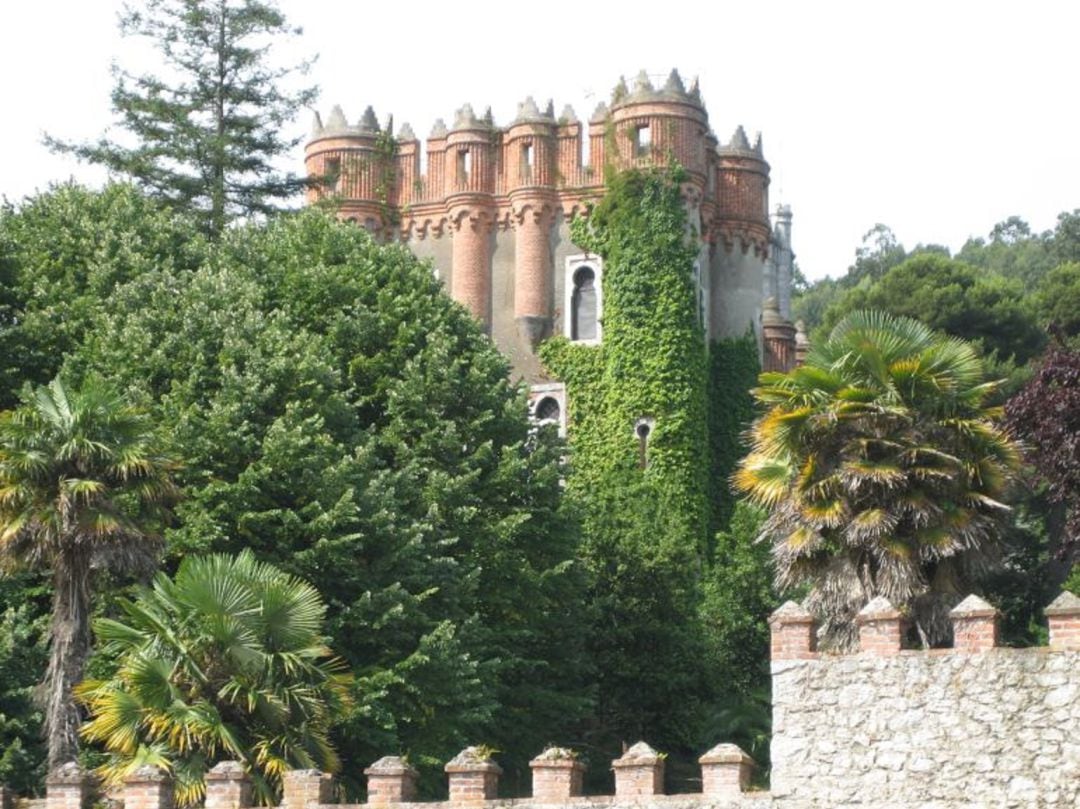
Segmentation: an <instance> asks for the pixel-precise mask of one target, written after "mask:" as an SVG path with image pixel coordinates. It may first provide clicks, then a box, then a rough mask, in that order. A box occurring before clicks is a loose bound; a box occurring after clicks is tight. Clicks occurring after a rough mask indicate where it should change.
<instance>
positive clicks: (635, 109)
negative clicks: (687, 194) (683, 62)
mask: <svg viewBox="0 0 1080 809" xmlns="http://www.w3.org/2000/svg"><path fill="white" fill-rule="evenodd" d="M610 125H611V126H612V128H613V130H614V132H613V134H614V147H615V148H616V150H617V152H618V154H617V156H616V155H608V158H609V159H612V158H614V159H615V160H616V161H617V165H619V166H620V167H630V166H641V165H656V164H667V163H669V162H671V161H672V160H675V161H678V163H679V164H680V165H681V166H682V167H683V168H685V169H686V170H687V171H688V172H690V174H691V175H696V176H697V177H698V179H699V182H700V184H701V185H702V186H703V185H704V178H705V174H706V169H707V159H706V154H705V148H704V144H705V139H706V137H707V135H708V132H709V116H708V114H707V113H706V112H705V107H704V105H703V104H702V103H701V96H700V93H699V92H698V90H697V82H695V83H694V85H693V86H692V88H691V90H689V91H688V90H687V89H686V87H685V86H684V85H683V81H682V78H681V77H680V76H679V73H678V71H676V70H672V71H671V74H670V75H669V76H668V78H667V82H666V83H665V84H664V86H663V87H661V88H660V89H656V88H654V87H653V85H652V83H651V82H650V81H649V77H648V75H647V74H646V73H645V71H642V72H641V73H639V74H638V76H637V79H636V80H635V81H634V85H633V88H628V87H627V85H626V82H625V80H620V81H619V84H618V85H617V86H616V87H615V92H614V93H613V95H612V103H611V109H610Z"/></svg>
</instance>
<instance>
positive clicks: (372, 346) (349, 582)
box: [68, 211, 589, 791]
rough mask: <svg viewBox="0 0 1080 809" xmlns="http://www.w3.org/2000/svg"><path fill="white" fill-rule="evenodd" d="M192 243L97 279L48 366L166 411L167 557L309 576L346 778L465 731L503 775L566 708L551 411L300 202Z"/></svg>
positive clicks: (434, 288) (576, 654) (567, 540)
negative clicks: (113, 278) (342, 693)
mask: <svg viewBox="0 0 1080 809" xmlns="http://www.w3.org/2000/svg"><path fill="white" fill-rule="evenodd" d="M212 249H213V260H212V261H209V262H207V263H206V265H205V266H203V267H201V268H199V269H198V270H195V271H194V272H188V271H181V272H175V271H171V270H168V269H163V270H161V271H158V272H148V273H145V274H143V275H142V276H140V277H139V278H136V279H134V280H132V281H131V282H130V283H128V284H126V285H125V286H124V287H123V288H122V289H119V290H117V291H115V292H114V294H113V295H112V296H111V306H110V309H109V311H108V312H107V313H103V315H102V317H101V318H99V319H98V321H97V322H96V323H95V324H94V328H93V329H91V330H90V332H89V333H88V337H87V339H86V340H85V341H84V343H83V346H82V348H81V349H80V351H79V352H78V354H77V355H76V356H74V357H71V358H70V359H69V361H68V368H69V370H71V371H72V372H75V371H76V370H78V371H83V370H85V369H86V368H91V369H96V370H99V371H105V370H108V371H109V372H110V373H111V374H113V375H114V377H115V378H117V379H119V380H120V381H122V382H123V383H124V384H125V385H127V386H128V387H129V389H130V390H131V391H132V392H133V393H136V394H137V395H140V396H142V397H145V400H146V401H147V402H148V403H150V404H151V406H152V407H153V408H154V410H155V412H156V413H157V414H158V416H159V417H160V418H161V419H163V420H166V421H167V423H170V424H172V425H173V428H174V429H173V435H174V438H175V441H176V444H177V446H178V447H179V448H180V451H181V452H182V453H183V455H184V460H185V469H184V472H183V473H182V476H181V479H180V482H181V484H182V485H183V487H184V490H185V494H186V497H185V499H184V501H183V502H182V504H181V505H180V507H179V509H178V514H177V516H178V518H179V520H178V523H179V524H178V525H177V526H176V527H175V528H174V529H173V530H171V531H170V532H169V534H168V537H167V538H168V540H169V545H170V550H171V551H172V552H173V554H174V555H173V557H172V558H171V559H170V562H172V561H173V560H175V558H176V555H179V554H190V553H193V552H199V551H217V552H230V553H232V552H237V551H240V550H241V549H243V548H250V549H251V550H252V551H253V552H254V553H255V554H256V556H257V557H258V558H259V559H260V560H261V561H266V562H270V563H271V564H274V565H276V566H278V567H280V568H281V569H282V570H284V571H286V572H288V573H290V574H293V575H298V576H301V577H303V578H304V579H306V580H308V581H310V582H312V583H313V584H314V585H315V586H316V587H318V589H319V590H320V592H321V593H322V595H323V597H324V598H325V599H326V603H327V607H328V625H327V626H328V632H329V634H330V635H331V637H332V640H333V646H334V648H335V649H336V650H337V651H338V652H340V653H341V655H342V656H343V657H344V658H345V659H346V660H347V661H348V663H349V664H350V666H351V667H352V669H353V671H354V672H355V673H356V680H355V685H354V688H353V696H354V698H355V707H354V709H353V710H351V711H349V712H346V713H345V714H344V715H343V716H341V717H340V719H341V721H340V723H339V724H338V727H337V729H336V738H335V741H336V744H337V746H338V748H339V749H341V750H342V751H348V756H347V758H346V760H345V762H344V767H343V773H342V775H343V781H344V783H345V784H346V788H347V789H348V790H349V791H353V790H354V788H355V786H356V785H357V784H358V783H359V782H360V780H361V779H360V769H361V768H362V767H363V766H364V765H365V764H367V763H370V762H371V761H373V760H374V759H375V758H378V757H379V756H380V755H384V754H386V753H387V752H396V751H401V752H407V753H409V755H410V756H411V758H412V760H413V761H414V762H415V763H416V764H417V765H418V766H419V767H420V769H421V771H422V773H423V774H424V776H425V779H426V781H425V783H426V784H427V785H430V786H431V787H432V788H435V787H436V785H439V786H440V787H441V785H442V784H443V783H444V780H445V779H444V776H443V775H442V772H441V769H437V766H436V765H438V766H441V763H442V762H445V761H446V760H447V759H448V758H449V757H451V756H452V755H454V754H455V753H456V752H457V751H459V750H460V749H461V748H462V747H463V746H465V745H466V744H468V743H470V742H476V741H483V742H485V743H488V744H492V745H494V746H496V747H498V748H499V749H500V750H502V751H504V752H503V755H501V756H500V761H501V763H502V764H503V766H504V767H505V768H506V769H507V779H506V780H507V783H508V784H509V785H510V788H511V789H513V788H514V779H515V778H518V777H520V778H521V779H522V780H524V779H526V778H527V773H528V767H527V761H528V759H529V758H530V757H531V756H532V755H535V753H536V752H537V751H538V750H540V749H541V748H542V747H543V745H544V744H545V743H547V742H550V741H563V742H564V743H568V742H570V741H572V739H569V738H567V736H566V734H567V732H568V728H569V727H571V726H572V725H573V724H574V723H575V722H576V721H577V720H579V718H580V717H581V715H582V713H583V712H584V710H585V709H586V708H587V700H586V699H585V698H584V697H586V696H587V693H586V691H585V689H584V688H583V686H582V683H583V681H584V680H585V679H586V678H587V677H588V674H589V671H588V666H587V665H586V663H585V661H584V660H583V656H582V651H581V643H580V640H579V637H577V636H576V635H575V633H572V632H569V633H568V632H567V631H566V628H567V627H568V626H573V625H575V624H577V623H579V622H580V621H581V607H580V604H581V601H582V598H583V589H584V588H583V582H582V574H581V571H580V568H579V566H578V565H577V564H576V563H575V561H574V557H575V552H576V550H577V534H576V531H575V530H574V524H573V523H572V522H571V521H570V520H568V519H567V517H566V516H564V514H563V512H562V508H561V497H560V495H561V487H560V478H561V477H563V475H564V474H565V473H564V470H563V466H562V463H561V461H560V458H561V456H562V455H563V454H564V452H565V450H564V449H563V448H562V447H561V446H560V445H559V443H558V440H557V436H556V435H555V431H554V429H550V428H549V429H544V430H541V431H539V432H538V433H537V432H535V431H531V430H530V425H529V423H528V421H527V418H526V412H527V411H526V407H525V402H524V399H523V396H522V394H521V391H519V390H518V389H517V388H516V387H515V386H514V385H512V384H511V383H510V382H509V380H508V376H509V372H508V367H507V364H506V360H505V358H504V357H502V356H501V355H500V354H499V353H498V351H497V350H496V349H495V347H494V346H493V345H492V343H491V341H490V340H489V339H488V338H487V337H485V336H484V334H483V333H482V332H481V330H480V328H479V327H478V325H477V324H476V323H475V321H474V320H473V319H472V318H471V317H470V316H469V314H468V313H467V312H466V311H465V310H464V309H463V308H462V307H460V306H458V305H457V304H455V303H453V302H452V301H451V300H450V299H449V298H448V297H446V296H445V295H443V294H441V293H440V289H439V284H438V282H437V281H436V280H435V279H434V278H433V277H432V274H431V269H430V267H429V266H426V265H424V264H423V263H422V262H420V261H418V260H417V259H416V258H415V257H413V256H412V255H411V254H410V253H409V252H408V251H407V250H405V249H404V248H400V247H388V246H380V245H378V244H376V243H375V242H374V241H373V240H372V239H371V237H370V236H369V234H367V232H366V231H364V230H363V229H362V228H356V227H354V226H350V225H347V224H343V223H338V222H336V221H334V220H333V219H331V218H329V217H326V216H324V215H323V214H321V213H320V212H317V211H306V212H304V213H303V214H301V215H299V216H296V217H292V216H290V217H278V218H277V219H275V221H274V222H273V223H272V224H271V225H268V226H267V225H252V226H250V227H241V228H233V229H230V230H229V232H227V233H226V234H225V236H224V237H223V238H222V239H220V240H219V241H218V242H217V243H216V244H215V245H214V247H213V248H212Z"/></svg>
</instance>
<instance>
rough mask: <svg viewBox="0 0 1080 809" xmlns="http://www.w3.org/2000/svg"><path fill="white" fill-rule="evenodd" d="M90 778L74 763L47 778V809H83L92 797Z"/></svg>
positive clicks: (71, 762) (54, 771)
mask: <svg viewBox="0 0 1080 809" xmlns="http://www.w3.org/2000/svg"><path fill="white" fill-rule="evenodd" d="M90 786H91V780H90V776H89V775H87V774H86V773H85V772H83V769H82V767H80V766H79V765H78V764H76V763H75V762H74V761H69V762H68V763H67V764H61V765H60V766H59V767H57V768H56V769H55V770H53V771H52V772H51V773H49V774H48V776H47V777H46V778H45V809H83V807H84V806H86V804H87V803H88V800H87V799H88V798H89V796H90Z"/></svg>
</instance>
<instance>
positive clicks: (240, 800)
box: [124, 761, 251, 809]
mask: <svg viewBox="0 0 1080 809" xmlns="http://www.w3.org/2000/svg"><path fill="white" fill-rule="evenodd" d="M247 806H251V779H250V778H248V774H247V771H246V770H245V769H244V765H243V764H241V763H240V762H239V761H222V762H219V763H217V764H215V765H214V766H213V768H212V769H211V770H210V772H208V773H207V774H206V806H205V809H244V807H247ZM124 809H127V807H125V808H124Z"/></svg>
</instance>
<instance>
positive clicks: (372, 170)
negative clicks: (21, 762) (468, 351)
mask: <svg viewBox="0 0 1080 809" xmlns="http://www.w3.org/2000/svg"><path fill="white" fill-rule="evenodd" d="M478 109H481V108H474V107H472V106H471V105H469V104H466V105H464V106H462V107H461V108H459V109H458V110H457V111H456V112H455V113H454V115H453V117H452V118H448V119H447V120H449V121H450V123H449V125H448V124H447V123H446V122H445V121H443V120H441V119H440V120H437V121H436V122H435V124H434V126H433V127H432V129H431V131H430V134H429V135H428V137H427V138H426V140H424V141H423V142H421V139H420V138H418V137H417V136H416V134H415V133H414V131H413V129H412V127H410V126H409V125H408V124H405V125H403V126H401V127H400V129H398V130H397V134H396V135H394V134H392V133H391V131H390V123H389V122H387V123H385V124H380V121H379V120H378V118H377V116H376V114H375V112H374V110H372V109H371V108H370V107H369V108H367V109H366V110H365V111H364V113H363V115H362V116H361V117H360V120H359V121H357V122H352V121H350V120H349V119H348V118H347V117H346V115H345V113H344V111H343V110H342V109H341V108H340V107H334V109H333V110H332V111H331V113H330V115H329V116H328V118H327V119H326V121H325V122H324V121H323V120H322V118H320V117H319V116H318V115H316V116H315V123H314V126H313V130H312V136H311V140H310V141H309V143H308V144H307V147H306V158H305V160H306V169H307V174H308V177H309V179H310V181H311V184H310V191H309V199H310V201H311V202H313V203H314V202H317V201H326V202H328V203H330V204H332V206H333V207H334V208H335V210H336V211H337V215H338V216H340V217H341V218H342V219H344V220H347V221H352V222H355V223H357V224H358V225H360V226H362V227H365V228H367V229H368V230H369V231H371V232H372V233H373V234H375V235H376V236H377V237H378V238H379V239H382V240H385V241H398V242H402V243H404V244H406V245H407V246H409V248H410V249H411V250H412V251H413V252H414V253H415V254H416V255H418V256H419V257H421V258H424V259H429V260H430V261H431V262H432V264H433V266H434V269H435V272H436V275H437V277H438V278H439V279H440V280H441V281H442V282H443V284H444V285H445V287H446V289H447V290H448V291H449V292H450V294H451V296H452V297H453V298H454V299H455V300H457V301H458V302H459V303H461V304H463V305H464V306H466V307H467V308H468V309H469V311H470V312H472V313H473V314H474V315H475V316H476V318H477V319H479V320H480V321H481V322H482V323H483V324H484V326H485V328H486V329H487V330H488V332H489V333H490V335H491V337H492V338H493V339H494V340H495V342H496V344H498V345H499V347H500V349H502V351H503V352H504V353H505V354H506V355H507V356H508V358H509V359H510V361H511V363H512V365H513V367H514V371H515V372H516V373H517V374H520V375H521V376H523V377H524V378H525V379H526V380H528V381H529V382H530V383H538V384H543V383H546V382H548V381H550V379H549V378H548V377H547V372H546V370H545V369H544V368H543V366H542V364H541V363H540V361H539V358H538V356H537V349H538V347H539V345H540V343H541V342H542V341H543V340H545V339H547V338H549V337H552V336H556V335H564V336H566V337H569V338H570V339H577V338H575V336H574V335H575V326H574V325H573V323H574V322H575V320H574V315H572V314H571V310H572V307H573V306H575V305H576V304H575V301H580V300H582V299H581V297H580V296H578V297H575V296H576V295H578V293H577V292H575V290H576V288H577V287H576V286H575V284H577V283H578V282H577V281H575V280H574V279H575V278H578V279H579V281H580V282H581V283H589V284H592V285H593V286H594V287H595V289H596V291H595V292H588V291H587V293H586V298H587V299H588V300H590V301H591V300H594V298H595V310H594V311H593V315H592V318H593V320H598V321H602V311H601V310H602V305H601V300H600V296H601V293H602V287H603V277H602V276H603V267H602V261H597V260H596V257H590V256H588V255H587V253H586V251H585V250H584V249H582V248H581V247H580V246H577V245H575V244H574V239H573V234H572V232H571V229H570V222H571V220H572V219H573V218H575V217H577V216H582V215H588V212H589V210H590V208H591V206H592V205H594V204H595V203H596V202H598V201H599V200H600V199H601V198H602V197H603V195H604V193H605V181H606V178H608V177H610V176H611V172H612V171H620V170H625V169H632V168H639V169H642V168H651V167H665V166H670V165H673V164H676V163H677V164H678V165H679V166H681V167H682V168H683V170H684V180H683V184H682V191H683V197H684V199H685V202H686V208H687V214H688V229H687V232H688V234H694V237H695V238H698V240H699V252H698V259H697V261H696V262H695V265H694V267H693V281H694V287H695V288H694V296H695V298H696V304H697V306H696V308H697V309H698V310H699V312H700V313H701V314H700V317H701V322H702V325H703V327H704V329H705V332H706V334H707V337H708V338H710V339H711V338H720V337H731V336H736V335H742V334H745V333H746V329H747V328H748V327H750V326H751V325H753V326H754V327H756V328H758V330H759V333H761V328H760V327H761V305H762V301H763V300H764V299H765V298H766V297H769V296H772V297H775V298H777V299H778V300H779V301H780V306H781V311H783V312H784V314H785V315H786V314H787V311H786V303H787V301H788V299H789V296H788V292H787V290H786V288H781V287H783V285H784V284H785V283H789V279H790V275H791V273H790V266H791V262H792V253H791V251H790V249H787V250H786V252H785V249H784V245H785V244H788V242H781V241H777V240H776V238H774V236H773V231H772V227H771V223H770V219H769V216H768V190H769V165H768V163H767V162H766V161H765V158H764V154H763V151H762V145H761V138H760V136H758V137H757V138H756V139H755V140H754V142H753V143H752V144H751V142H750V141H749V139H748V138H747V137H746V134H745V132H744V130H743V129H742V128H741V127H740V128H738V129H737V130H736V132H735V134H734V135H733V136H732V138H731V140H730V141H729V142H728V143H726V144H721V142H720V140H719V139H718V138H717V137H716V135H715V134H714V133H713V131H712V129H711V127H710V124H709V115H708V112H707V111H706V109H705V104H704V102H703V100H702V96H701V90H700V88H699V86H698V83H697V80H696V79H695V80H694V81H693V82H690V83H689V86H687V84H686V83H684V81H683V79H682V77H681V76H680V75H679V73H678V72H677V71H675V70H672V71H671V73H670V74H669V75H668V76H667V77H666V79H663V80H657V79H655V77H654V78H650V76H649V75H647V74H646V73H644V72H642V73H640V74H638V76H637V77H636V78H635V79H634V80H633V81H631V82H627V81H626V80H625V79H620V80H619V83H618V85H617V86H616V87H615V89H614V92H613V93H612V95H611V98H610V100H609V101H607V102H606V103H600V104H598V105H597V106H596V108H595V109H594V110H593V112H592V114H591V115H589V116H588V117H587V118H586V117H585V116H582V117H579V116H578V114H577V113H576V112H575V111H574V109H573V108H572V107H571V106H569V105H565V106H563V107H562V109H561V111H559V112H556V109H557V108H556V105H555V103H554V102H553V101H547V102H545V103H538V101H537V100H536V99H535V98H533V97H528V98H526V99H525V100H524V101H522V102H521V103H520V104H519V105H518V107H517V111H516V113H515V114H514V116H513V119H512V120H510V121H509V122H508V123H506V124H496V123H495V120H494V116H493V115H492V113H491V111H490V109H488V110H487V111H485V112H484V113H483V114H478V113H477V110H478ZM774 253H775V257H774ZM590 262H592V263H591V264H590ZM583 264H589V266H590V268H591V269H590V270H589V273H591V276H590V277H591V279H592V280H591V281H582V280H581V279H582V278H583V277H584V276H581V275H580V274H578V275H575V273H577V272H578V268H579V267H580V266H581V265H583ZM785 268H786V269H785ZM589 273H587V274H589ZM589 289H592V287H590V288H589ZM589 296H594V297H589ZM590 305H592V304H590ZM590 328H591V327H590ZM598 333H599V332H598ZM589 339H592V338H589Z"/></svg>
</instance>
